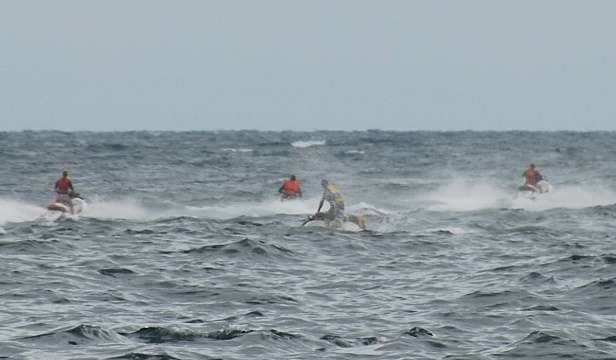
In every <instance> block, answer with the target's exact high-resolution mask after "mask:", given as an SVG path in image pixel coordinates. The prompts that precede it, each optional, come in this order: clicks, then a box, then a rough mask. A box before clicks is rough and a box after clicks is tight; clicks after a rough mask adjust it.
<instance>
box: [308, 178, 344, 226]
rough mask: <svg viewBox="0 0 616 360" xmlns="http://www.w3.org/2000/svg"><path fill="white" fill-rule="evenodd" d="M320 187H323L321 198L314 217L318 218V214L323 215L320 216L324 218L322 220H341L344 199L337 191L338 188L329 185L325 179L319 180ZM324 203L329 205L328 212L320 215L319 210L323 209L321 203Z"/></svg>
mask: <svg viewBox="0 0 616 360" xmlns="http://www.w3.org/2000/svg"><path fill="white" fill-rule="evenodd" d="M321 186H323V196H322V197H321V201H320V202H319V208H318V209H317V212H316V214H314V217H315V218H318V217H319V216H320V215H319V214H323V215H321V216H324V218H325V219H326V220H328V221H332V220H336V219H343V218H344V199H343V198H342V195H341V194H340V192H339V191H338V188H337V187H336V186H335V185H334V184H330V183H329V181H327V180H325V179H323V180H321ZM325 201H327V202H328V203H329V210H327V212H326V213H321V208H322V207H323V203H324V202H325Z"/></svg>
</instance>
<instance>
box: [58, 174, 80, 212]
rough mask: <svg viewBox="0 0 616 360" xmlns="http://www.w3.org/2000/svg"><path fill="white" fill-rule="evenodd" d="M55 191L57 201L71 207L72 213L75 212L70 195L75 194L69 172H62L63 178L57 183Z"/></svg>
mask: <svg viewBox="0 0 616 360" xmlns="http://www.w3.org/2000/svg"><path fill="white" fill-rule="evenodd" d="M55 190H56V193H57V194H58V196H57V197H56V201H57V202H60V203H63V204H66V205H68V206H69V207H70V209H71V212H72V211H73V203H72V201H71V196H70V194H71V193H72V192H74V191H75V190H74V189H73V183H72V182H71V179H69V178H68V171H66V170H64V171H63V172H62V177H61V178H59V179H58V181H56V185H55Z"/></svg>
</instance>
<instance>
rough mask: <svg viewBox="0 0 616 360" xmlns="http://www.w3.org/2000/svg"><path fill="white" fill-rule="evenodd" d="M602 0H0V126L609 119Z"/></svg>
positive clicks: (609, 51) (479, 126)
mask: <svg viewBox="0 0 616 360" xmlns="http://www.w3.org/2000/svg"><path fill="white" fill-rule="evenodd" d="M614 14H616V1H610V0H604V1H600V0H592V1H567V0H552V1H547V0H539V1H537V0H534V1H495V0H485V1H471V0H467V1H459V0H451V1H440V0H435V1H432V0H425V1H412V0H402V1H394V0H383V1H377V0H374V1H361V0H345V1H342V0H323V1H319V0H317V1H315V0H305V1H293V0H280V1H269V0H259V1H254V0H246V1H233V0H231V1H229V0H220V1H196V0H195V1H188V0H181V1H171V0H168V1H159V0H143V1H137V0H122V1H120V0H112V1H109V0H105V1H103V0H99V1H87V0H73V1H67V0H54V1H49V0H41V1H29V0H3V1H1V2H0V130H20V129H61V130H139V129H152V130H210V129H212V130H215V129H270V130H284V129H291V130H314V129H344V130H351V129H369V128H379V129H393V130H416V129H433V130H460V129H475V130H488V129H491V130H507V129H529V130H562V129H567V130H596V129H604V130H616V39H615V35H616V21H615V20H614Z"/></svg>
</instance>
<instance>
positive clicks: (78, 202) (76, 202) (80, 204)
mask: <svg viewBox="0 0 616 360" xmlns="http://www.w3.org/2000/svg"><path fill="white" fill-rule="evenodd" d="M71 202H72V204H73V212H72V214H79V213H81V212H82V211H83V210H84V209H85V207H86V203H85V201H84V200H83V199H79V198H74V199H72V200H71ZM47 210H49V211H54V212H56V211H57V212H61V213H68V214H71V208H70V207H69V206H68V205H66V204H64V203H61V202H57V201H56V202H53V203H51V204H50V205H49V206H48V207H47Z"/></svg>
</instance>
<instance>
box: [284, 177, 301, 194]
mask: <svg viewBox="0 0 616 360" xmlns="http://www.w3.org/2000/svg"><path fill="white" fill-rule="evenodd" d="M282 192H283V193H285V194H286V195H296V194H298V193H299V181H297V180H287V181H285V182H284V185H283V186H282Z"/></svg>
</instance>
